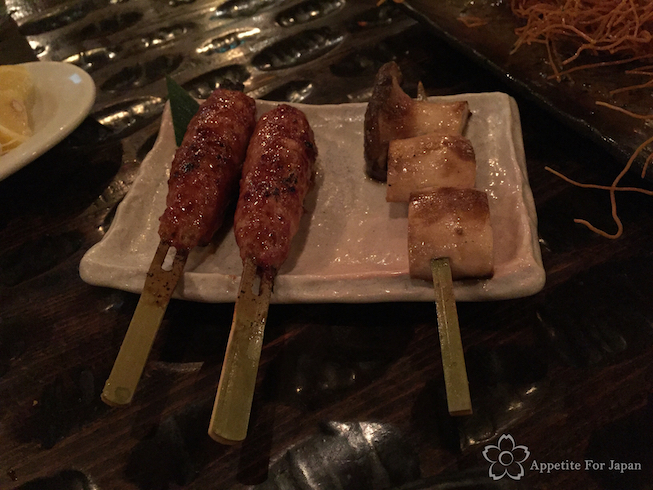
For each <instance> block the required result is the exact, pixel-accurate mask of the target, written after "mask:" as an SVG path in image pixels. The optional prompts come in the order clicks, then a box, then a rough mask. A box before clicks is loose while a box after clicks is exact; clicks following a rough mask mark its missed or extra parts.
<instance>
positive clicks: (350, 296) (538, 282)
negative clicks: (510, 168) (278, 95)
mask: <svg viewBox="0 0 653 490" xmlns="http://www.w3.org/2000/svg"><path fill="white" fill-rule="evenodd" d="M492 95H494V96H495V97H501V99H502V101H503V102H502V104H505V107H506V109H509V110H510V115H511V116H510V117H509V130H508V132H509V133H510V135H511V139H512V144H511V147H510V149H509V151H510V153H511V154H512V155H513V157H514V163H513V165H514V166H515V167H516V169H517V171H518V172H519V173H518V175H519V176H520V188H521V193H520V197H521V200H522V209H523V211H522V212H520V213H519V221H520V222H521V223H522V225H521V226H523V227H524V229H526V230H527V231H526V233H527V234H525V235H523V236H524V239H523V242H522V246H523V247H524V250H525V252H526V253H521V252H520V253H519V254H518V255H517V258H518V259H519V260H518V262H519V264H520V269H519V270H518V271H516V272H515V273H516V274H519V273H522V274H524V276H525V277H526V278H527V279H528V280H527V281H524V282H522V284H521V286H522V287H521V289H520V290H519V291H516V290H515V289H514V288H513V289H512V290H510V291H509V292H506V289H507V288H506V286H505V284H504V283H502V282H499V283H497V284H499V286H497V287H496V288H490V289H494V291H495V292H494V293H491V294H487V291H488V290H487V286H486V283H487V281H483V280H477V281H473V283H474V284H473V287H472V288H470V287H469V284H470V281H456V282H455V283H454V288H455V291H456V298H457V300H458V301H494V300H501V299H512V298H517V297H524V296H530V295H532V294H535V293H537V292H539V291H540V290H541V289H542V288H543V287H544V283H545V271H544V267H543V263H542V257H541V250H540V247H539V241H538V236H537V213H536V209H535V205H534V200H533V197H532V192H531V190H530V185H529V183H528V176H527V172H526V161H525V154H524V151H523V141H522V135H521V124H520V120H519V111H518V107H517V104H516V102H515V100H514V99H513V98H512V97H510V96H509V95H507V94H505V93H501V92H489V93H481V94H456V95H450V96H441V97H437V99H440V100H443V99H452V98H470V97H479V98H480V97H483V96H486V97H489V96H492ZM258 103H261V104H262V105H265V107H267V105H270V107H272V106H273V105H276V104H277V102H270V101H259V100H257V104H258ZM292 105H295V106H297V107H299V108H303V107H304V108H306V107H310V110H320V109H323V110H326V111H334V110H336V111H337V110H338V107H339V106H340V107H342V106H343V105H344V106H348V107H349V108H354V109H356V107H355V106H358V107H357V109H358V110H359V111H360V110H361V107H363V106H365V105H366V104H365V103H348V104H325V105H312V104H310V105H307V104H292ZM306 110H309V109H306ZM166 111H168V107H166ZM164 114H165V113H164ZM345 117H346V115H345ZM166 131H168V132H169V128H167V129H166V126H165V115H164V119H163V120H162V126H161V129H160V131H159V134H158V137H157V141H156V142H155V145H154V147H153V148H152V150H151V152H153V151H154V150H155V149H157V148H159V146H158V143H159V139H160V138H165V134H166ZM165 145H166V143H165V142H163V144H162V147H164V146H165ZM167 146H169V145H167ZM159 151H163V150H159ZM148 157H150V158H157V157H159V158H160V155H158V154H154V155H153V154H152V153H150V154H148ZM146 158H147V157H146ZM145 163H146V161H145V160H144V161H143V164H142V165H141V168H140V169H139V173H138V174H137V175H136V177H135V180H134V186H133V187H132V189H130V192H132V191H133V190H135V188H136V189H140V188H141V187H142V186H143V185H147V182H144V181H145V180H147V176H148V175H149V174H148V173H146V171H147V167H148V165H145ZM143 177H145V178H143ZM150 177H151V176H150ZM127 197H128V196H127ZM127 197H126V198H125V199H124V200H123V202H122V203H121V204H120V206H119V208H118V210H117V212H116V215H115V217H114V220H113V223H112V225H111V227H110V228H109V230H108V232H107V234H106V235H105V236H104V237H103V238H102V239H101V240H100V242H98V243H97V244H95V245H94V246H93V247H91V249H89V250H88V251H87V252H86V254H85V255H84V257H83V258H82V261H81V263H80V275H81V277H82V279H83V280H84V281H85V282H87V283H89V284H93V285H97V286H104V287H112V288H117V289H122V290H125V291H130V292H134V293H140V292H141V290H142V287H143V284H142V281H141V280H140V276H139V280H138V281H137V280H135V278H134V276H133V274H130V271H132V269H133V266H130V265H129V264H124V263H113V262H111V260H109V259H107V257H106V253H105V252H104V251H103V246H102V242H103V241H104V240H105V239H107V238H109V236H110V235H112V234H113V233H116V234H118V235H119V236H120V234H121V233H125V229H126V228H128V227H129V226H128V224H126V223H124V222H123V221H124V220H122V221H121V219H120V217H121V216H122V214H123V211H124V212H128V211H127V210H126V208H124V207H123V204H125V205H126V203H127V202H128V201H129V199H127ZM135 198H136V199H141V200H142V199H143V196H140V194H139V195H136V196H135ZM132 211H133V210H132ZM148 219H150V218H148ZM152 219H154V218H152ZM116 225H119V226H116ZM150 245H151V244H148V245H147V246H148V247H149V246H150ZM154 248H156V244H154ZM133 251H134V252H136V250H133ZM146 252H147V250H143V249H139V251H138V254H139V256H140V255H147V253H146ZM151 252H152V254H153V253H154V249H152V251H151ZM148 264H149V261H148ZM139 267H140V266H139ZM146 271H147V265H145V271H144V272H143V281H144V277H145V272H146ZM132 272H133V271H132ZM210 275H211V274H207V273H206V272H202V273H198V272H195V271H187V272H184V275H183V277H182V281H181V282H180V285H179V286H180V287H178V288H177V291H176V292H175V294H174V297H176V298H179V299H184V300H189V301H199V302H208V303H225V302H232V301H233V299H235V294H236V291H237V288H238V279H239V276H236V275H233V277H232V274H229V273H227V272H223V273H222V274H219V276H221V277H223V278H225V279H221V280H220V292H221V293H220V294H216V293H215V292H213V293H211V292H210V291H209V292H207V291H204V290H203V289H202V284H203V283H204V282H205V280H206V276H210ZM403 275H404V274H401V275H400V276H401V277H400V282H399V284H395V283H394V282H393V285H394V286H393V288H392V290H391V291H385V292H383V291H379V288H381V289H383V288H382V286H381V285H380V284H379V283H380V282H382V281H384V280H387V278H385V279H384V278H378V277H371V278H361V277H351V278H347V279H339V280H338V281H337V283H338V284H351V283H352V282H354V283H356V284H357V285H360V284H363V283H370V284H374V286H376V287H375V288H374V290H375V291H376V293H375V294H372V295H370V294H361V293H360V292H356V290H355V291H354V292H346V293H343V290H340V288H336V289H337V290H336V291H335V292H333V293H329V294H327V295H325V294H318V295H317V296H316V293H310V291H309V292H306V291H304V292H302V293H301V294H299V295H298V294H295V295H292V294H286V293H283V294H280V293H282V291H281V290H285V289H288V287H289V286H284V284H282V283H285V282H286V280H292V277H293V276H297V275H296V274H295V275H293V273H292V272H291V271H289V273H287V274H280V275H279V276H278V278H277V280H278V284H277V286H278V287H277V288H275V289H276V290H277V294H275V295H273V297H272V300H271V302H273V303H285V304H292V303H362V302H367V303H378V302H409V301H413V302H415V301H417V302H422V301H432V300H433V288H432V287H423V286H428V284H427V283H426V281H422V282H423V284H421V283H420V286H422V287H415V284H414V282H415V281H416V280H411V279H409V278H405V277H403ZM395 276H396V275H394V276H393V277H395ZM524 276H519V277H521V278H522V279H523V277H524ZM300 277H302V278H303V279H305V280H306V281H308V282H310V281H311V280H312V279H313V277H314V276H311V275H310V274H309V275H300ZM503 277H505V276H503ZM227 279H229V280H227ZM393 281H394V279H393ZM212 284H213V282H212ZM456 284H458V286H456ZM461 286H465V287H461ZM501 288H503V289H501ZM304 289H310V288H308V287H305V288H304ZM345 289H347V288H345ZM354 289H356V288H354ZM359 289H360V288H359ZM497 290H501V291H502V292H501V294H498V293H497V292H496V291H497ZM483 292H485V296H484V297H479V296H483ZM231 296H233V298H232V299H227V298H231ZM216 298H217V299H216Z"/></svg>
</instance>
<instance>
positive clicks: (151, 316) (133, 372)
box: [101, 242, 188, 406]
mask: <svg viewBox="0 0 653 490" xmlns="http://www.w3.org/2000/svg"><path fill="white" fill-rule="evenodd" d="M169 249H170V246H169V245H168V244H165V243H163V242H159V246H158V247H157V249H156V252H155V254H154V258H153V259H152V263H151V264H150V269H149V270H148V272H147V277H146V279H145V285H144V286H143V292H142V294H141V297H140V300H139V301H138V305H137V306H136V310H135V311H134V316H133V317H132V320H131V322H130V324H129V328H128V329H127V333H126V334H125V338H124V340H123V342H122V346H121V347H120V351H119V352H118V357H116V361H115V363H114V365H113V369H112V370H111V374H110V375H109V378H108V379H107V381H106V383H105V385H104V390H103V391H102V394H101V398H102V401H104V402H105V403H106V404H107V405H111V406H121V405H127V404H129V403H130V402H131V400H132V397H133V396H134V392H135V391H136V386H137V385H138V382H139V380H140V378H141V375H142V373H143V368H144V367H145V363H146V362H147V357H148V355H149V353H150V350H151V348H152V344H153V342H154V338H155V337H156V334H157V331H158V330H159V326H160V325H161V320H162V319H163V315H164V314H165V311H166V308H167V307H168V303H169V302H170V298H171V296H172V293H173V291H174V290H175V287H176V286H177V283H178V282H179V278H180V277H181V274H182V272H183V270H184V265H185V264H186V259H187V258H188V250H177V252H176V254H175V257H174V259H173V262H172V268H171V269H170V270H164V269H163V268H162V266H163V262H164V260H165V258H166V255H167V254H168V250H169Z"/></svg>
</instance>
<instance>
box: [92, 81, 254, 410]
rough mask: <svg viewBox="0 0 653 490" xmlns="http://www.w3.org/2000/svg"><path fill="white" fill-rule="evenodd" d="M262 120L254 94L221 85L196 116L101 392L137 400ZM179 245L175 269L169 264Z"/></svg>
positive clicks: (120, 401) (112, 398)
mask: <svg viewBox="0 0 653 490" xmlns="http://www.w3.org/2000/svg"><path fill="white" fill-rule="evenodd" d="M255 122H256V104H255V102H254V99H252V98H251V97H249V96H247V95H245V94H243V93H242V92H236V91H231V90H224V89H217V90H215V91H214V92H213V93H212V94H211V95H210V96H209V98H208V99H207V100H206V101H205V102H204V103H203V104H202V105H201V106H200V108H199V110H198V112H197V113H196V114H195V116H194V117H193V118H192V119H191V121H190V123H189V125H188V129H187V131H186V134H185V135H184V138H183V141H182V143H181V145H180V146H179V148H178V149H177V151H176V153H175V156H174V159H173V161H172V165H171V169H170V178H169V180H168V194H167V198H166V209H165V211H164V212H163V215H162V216H161V218H160V225H159V237H160V242H159V245H158V247H157V250H156V253H155V255H154V259H153V261H152V264H151V265H150V269H149V271H148V273H147V277H146V280H145V285H144V287H143V292H142V294H141V297H140V300H139V302H138V305H137V307H136V311H135V312H134V316H133V318H132V321H131V323H130V325H129V328H128V330H127V333H126V335H125V338H124V340H123V343H122V346H121V348H120V351H119V353H118V356H117V358H116V361H115V363H114V366H113V369H112V371H111V374H110V375H109V378H108V379H107V382H106V384H105V386H104V390H103V392H102V395H101V397H102V400H104V402H106V403H107V404H109V405H125V404H128V403H130V402H131V400H132V397H133V395H134V392H135V390H136V386H137V385H138V382H139V380H140V377H141V374H142V372H143V368H144V366H145V363H146V361H147V357H148V355H149V352H150V350H151V347H152V343H153V341H154V338H155V336H156V333H157V331H158V328H159V325H160V323H161V320H162V318H163V315H164V313H165V310H166V308H167V305H168V302H169V300H170V298H171V297H172V293H173V292H174V289H175V287H176V285H177V282H178V281H179V278H180V276H181V274H182V272H183V268H184V265H185V262H186V259H187V257H188V254H189V252H190V251H191V250H192V249H193V248H194V247H196V246H198V245H200V246H201V245H206V244H208V243H209V241H210V240H211V238H212V237H213V234H214V233H215V232H216V231H217V229H218V228H220V226H221V225H222V222H223V220H224V216H225V211H226V209H227V206H228V204H229V202H230V201H232V200H233V199H235V197H236V196H237V193H238V181H239V178H240V175H241V168H242V165H243V161H244V159H245V155H246V151H247V144H248V142H249V138H250V136H251V134H252V131H253V130H254V125H255ZM170 248H174V249H175V256H174V259H173V265H172V268H171V269H170V270H165V269H164V268H163V263H164V260H165V258H166V255H167V254H168V251H169V249H170Z"/></svg>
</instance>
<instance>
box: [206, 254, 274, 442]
mask: <svg viewBox="0 0 653 490" xmlns="http://www.w3.org/2000/svg"><path fill="white" fill-rule="evenodd" d="M257 278H260V284H259V285H258V286H259V287H258V291H254V288H255V286H256V282H257V281H256V279H257ZM273 283H274V276H273V275H272V274H270V273H265V272H263V273H261V274H257V267H256V264H255V263H254V261H253V260H252V259H248V260H245V261H244V262H243V275H242V277H241V280H240V290H239V293H238V298H237V300H236V304H235V308H234V316H233V321H232V324H231V332H230V334H229V341H228V342H227V350H226V352H225V357H224V363H223V365H222V372H221V373H220V381H219V383H218V390H217V394H216V397H215V403H214V405H213V413H212V414H211V421H210V423H209V430H208V432H209V435H210V436H211V437H212V438H213V439H214V440H216V441H218V442H220V443H222V444H236V443H237V442H240V441H242V440H244V439H245V437H246V436H247V427H248V425H249V416H250V411H251V408H252V399H253V398H254V388H255V385H256V376H257V373H258V365H259V359H260V357H261V347H262V344H263V334H264V330H265V323H266V320H267V314H268V308H269V305H270V295H271V293H272V286H273Z"/></svg>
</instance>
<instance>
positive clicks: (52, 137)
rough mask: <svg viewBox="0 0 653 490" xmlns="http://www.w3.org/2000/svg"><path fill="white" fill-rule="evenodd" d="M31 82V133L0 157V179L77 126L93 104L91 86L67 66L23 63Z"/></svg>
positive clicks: (90, 81) (76, 69) (83, 74)
mask: <svg viewBox="0 0 653 490" xmlns="http://www.w3.org/2000/svg"><path fill="white" fill-rule="evenodd" d="M22 66H24V67H25V68H27V70H28V71H29V73H30V75H31V76H32V80H33V81H34V105H33V107H32V111H31V114H30V122H31V124H32V128H33V129H34V134H33V135H32V136H31V137H30V138H29V139H28V140H26V141H24V142H23V143H22V144H20V145H19V146H17V147H16V148H14V149H13V150H10V151H9V152H8V153H6V154H5V155H3V156H1V157H0V180H2V179H4V178H6V177H8V176H9V175H11V174H13V173H14V172H16V171H17V170H20V169H21V168H23V167H24V166H25V165H27V164H28V163H30V162H32V161H33V160H35V159H36V158H38V157H40V156H41V155H42V154H43V153H45V152H46V151H48V150H49V149H50V148H52V147H53V146H54V145H56V144H57V143H59V142H60V141H61V140H63V139H64V138H65V137H66V136H68V135H69V134H70V133H72V132H73V130H74V129H75V128H76V127H77V126H79V125H80V123H81V122H82V121H83V120H84V118H85V117H86V116H87V115H88V113H89V111H90V110H91V107H93V103H94V102H95V83H94V82H93V79H92V78H91V77H90V75H89V74H88V73H86V72H85V71H84V70H82V69H81V68H79V67H77V66H75V65H71V64H70V63H61V62H56V61H34V62H31V63H23V64H22Z"/></svg>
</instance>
